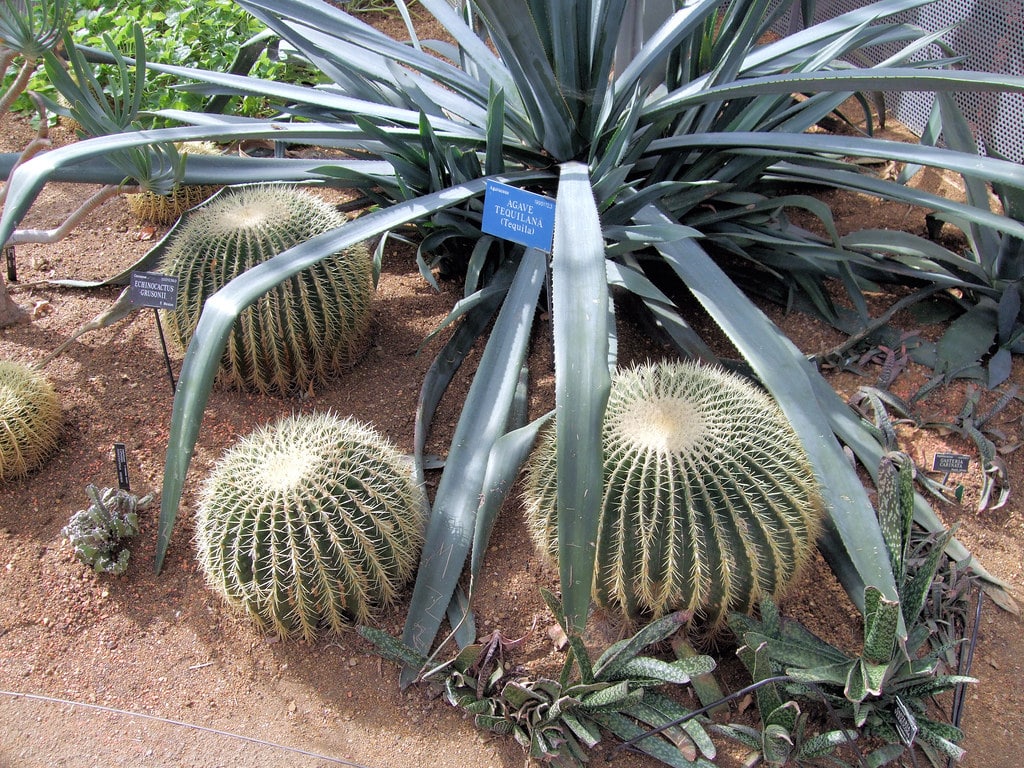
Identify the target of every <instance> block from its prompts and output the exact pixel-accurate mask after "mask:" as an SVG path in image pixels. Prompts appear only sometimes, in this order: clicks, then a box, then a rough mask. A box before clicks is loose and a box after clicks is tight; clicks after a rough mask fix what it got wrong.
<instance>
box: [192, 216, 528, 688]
mask: <svg viewBox="0 0 1024 768" xmlns="http://www.w3.org/2000/svg"><path fill="white" fill-rule="evenodd" d="M421 199H422V198H421ZM387 210H393V209H385V211H387ZM371 215H372V214H371ZM357 221H358V220H357ZM544 267H545V263H544V256H543V254H541V253H540V252H539V251H537V250H535V249H527V250H526V252H525V253H524V254H523V258H522V261H521V263H520V266H519V270H518V271H517V273H516V276H515V278H514V279H513V282H512V285H511V287H510V288H509V293H508V296H507V297H506V298H505V303H504V305H503V306H502V308H501V311H500V312H499V313H498V318H497V320H496V321H495V327H494V330H493V331H492V332H491V335H490V339H489V340H488V343H487V346H486V347H485V348H484V352H483V355H482V356H481V360H480V365H479V367H478V368H477V373H476V375H475V376H474V377H473V383H472V384H471V385H470V390H469V394H468V395H467V396H466V403H465V405H464V407H463V410H462V415H461V417H460V418H459V423H458V425H457V426H456V428H455V436H454V437H453V438H452V447H451V450H450V452H449V454H448V461H447V463H446V465H445V471H444V473H443V474H442V475H441V481H440V483H439V484H438V488H437V494H436V496H435V498H434V506H433V512H432V514H431V517H430V520H429V522H428V525H427V534H426V540H425V542H424V547H423V553H422V555H421V558H420V568H419V572H418V574H417V577H416V584H415V585H414V587H413V594H412V599H411V602H410V605H409V614H408V616H407V617H406V622H405V629H404V631H403V633H402V640H403V642H405V643H406V644H408V645H409V646H410V647H411V648H413V649H414V650H416V651H417V652H419V653H427V652H428V651H429V650H430V647H431V645H432V644H433V642H434V638H435V637H436V635H437V631H438V628H439V627H440V625H441V621H442V619H443V618H444V611H445V609H446V608H447V606H448V603H449V601H450V600H451V596H452V594H453V592H454V591H455V587H456V584H457V583H458V580H459V577H460V575H461V573H462V567H463V565H464V563H465V561H466V557H467V555H468V554H469V551H470V546H471V544H472V536H473V531H474V530H475V527H476V514H477V510H478V506H479V503H480V494H481V492H482V490H483V480H484V476H485V473H486V470H487V458H488V455H489V454H490V451H491V449H492V447H493V446H494V443H495V441H496V440H497V439H498V438H499V437H501V435H502V434H504V432H505V430H506V428H507V424H508V418H509V412H510V408H511V405H512V401H513V398H514V396H515V392H516V388H517V386H518V383H519V371H520V369H521V367H522V365H523V360H524V359H525V355H526V349H527V343H528V341H529V335H530V334H529V332H530V328H531V327H532V322H531V321H532V318H533V313H534V310H535V308H536V304H537V298H538V296H539V294H540V288H541V286H542V285H543V283H544V274H545V269H544ZM200 322H201V321H200ZM414 675H415V670H412V669H410V668H408V667H407V668H406V669H405V670H403V673H402V683H403V685H408V684H409V683H410V682H412V679H413V677H414Z"/></svg>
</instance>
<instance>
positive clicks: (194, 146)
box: [124, 141, 220, 226]
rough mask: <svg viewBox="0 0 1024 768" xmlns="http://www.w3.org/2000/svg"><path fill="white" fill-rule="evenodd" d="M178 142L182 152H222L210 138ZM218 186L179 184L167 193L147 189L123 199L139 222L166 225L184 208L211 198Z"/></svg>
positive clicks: (174, 220)
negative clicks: (162, 193)
mask: <svg viewBox="0 0 1024 768" xmlns="http://www.w3.org/2000/svg"><path fill="white" fill-rule="evenodd" d="M176 146H177V148H178V151H179V152H181V153H182V154H189V155H219V154H220V150H219V149H218V148H217V145H216V144H214V143H213V142H209V141H187V142H182V143H180V144H177V145H176ZM219 189H220V187H219V186H216V185H213V184H179V185H177V186H175V187H174V188H173V189H172V190H171V191H170V193H168V194H166V195H160V194H157V193H156V192H150V191H149V190H146V191H143V192H132V193H130V194H127V195H125V196H124V199H125V202H126V203H128V211H129V213H131V215H132V216H134V217H135V218H136V219H138V220H139V221H140V222H143V223H147V224H156V225H157V226H164V225H167V224H173V223H174V222H176V221H177V220H178V219H179V218H181V215H182V214H183V213H185V211H187V210H189V209H191V208H195V207H196V206H197V205H199V204H200V203H202V202H204V201H205V200H208V199H209V198H210V197H211V196H212V195H213V194H214V193H216V192H217V190H219Z"/></svg>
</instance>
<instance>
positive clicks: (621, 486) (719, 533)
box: [525, 363, 824, 630]
mask: <svg viewBox="0 0 1024 768" xmlns="http://www.w3.org/2000/svg"><path fill="white" fill-rule="evenodd" d="M603 442H604V457H605V458H604V489H603V497H602V498H603V504H602V511H601V520H600V531H599V534H598V541H597V563H596V569H595V571H596V572H595V577H594V598H595V600H596V601H597V603H598V604H599V605H601V606H602V607H604V608H610V609H614V610H617V611H619V612H621V613H622V614H624V615H625V616H626V617H628V618H630V619H636V618H638V617H639V616H640V615H642V614H648V613H650V614H654V615H655V616H660V615H663V614H666V613H668V612H670V611H673V610H681V609H687V610H693V611H695V612H696V614H697V615H698V616H700V617H702V618H703V619H704V620H705V621H706V622H707V625H708V626H709V628H711V629H712V630H713V629H714V628H715V627H717V626H719V625H720V624H721V623H722V622H723V621H724V619H725V618H726V616H727V615H728V613H729V612H730V611H743V612H748V611H750V610H751V609H752V608H753V607H755V606H756V605H757V604H758V601H759V600H760V598H761V596H762V595H765V594H767V595H778V594H779V593H780V592H781V591H782V590H783V589H784V588H785V587H786V586H787V584H789V583H790V581H791V580H792V579H793V577H794V575H795V574H796V573H797V572H798V571H799V570H800V568H801V566H802V565H803V564H804V562H805V561H806V560H807V559H808V557H809V556H810V555H811V553H812V551H813V549H814V545H815V538H816V535H817V532H818V529H819V524H820V518H821V515H822V513H823V508H824V507H823V501H822V500H821V496H820V494H819V490H818V486H817V484H816V481H815V478H814V475H813V473H812V470H811V468H810V466H809V464H808V462H807V458H806V454H805V453H804V450H803V448H802V446H801V445H800V441H799V439H798V438H797V436H796V434H795V432H794V431H793V429H792V427H791V426H790V425H789V423H788V422H787V421H786V419H785V417H784V416H783V415H782V413H781V411H780V410H779V409H778V407H777V406H776V404H775V403H774V401H772V400H771V398H769V397H768V396H767V395H766V394H765V393H763V392H762V391H761V390H759V389H757V388H756V387H754V386H753V385H752V384H750V383H749V382H747V381H745V380H744V379H742V378H740V377H739V376H736V375H733V374H730V373H728V372H726V371H723V370H721V369H717V368H712V367H706V366H700V365H696V364H691V363H662V364H657V365H654V364H648V365H644V366H639V367H636V368H632V369H628V370H622V371H619V372H618V373H617V374H616V375H615V377H614V378H613V383H612V390H611V395H610V398H609V401H608V407H607V410H606V412H605V421H604V430H603ZM555 456H556V446H555V436H554V430H553V429H549V430H548V431H547V432H546V433H544V434H543V435H542V436H541V438H540V439H539V441H538V445H537V447H536V449H535V451H534V453H533V455H532V456H531V459H530V463H529V465H528V467H527V473H526V484H525V496H526V514H527V520H528V523H529V527H530V529H531V532H532V534H533V536H534V539H535V541H536V542H537V543H538V546H539V547H540V548H541V549H542V550H544V551H546V552H547V553H549V554H550V555H551V556H552V557H557V551H558V522H557V513H556V486H557V478H556V460H555Z"/></svg>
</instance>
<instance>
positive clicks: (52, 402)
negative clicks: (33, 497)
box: [0, 360, 61, 481]
mask: <svg viewBox="0 0 1024 768" xmlns="http://www.w3.org/2000/svg"><path fill="white" fill-rule="evenodd" d="M60 421H61V413H60V401H59V400H58V399H57V393H56V392H54V390H53V386H51V384H50V382H48V381H47V380H46V379H45V378H44V376H43V374H42V373H40V372H38V371H36V370H34V369H32V368H30V367H28V366H27V365H22V364H21V363H15V362H11V361H8V360H0V481H2V480H8V479H11V478H16V477H21V476H23V475H26V474H28V473H29V472H30V471H32V470H33V469H36V468H37V467H39V466H40V465H41V464H42V463H43V460H44V459H45V458H46V457H47V456H48V455H49V454H50V453H51V452H52V451H53V449H54V448H56V447H57V436H58V434H59V432H60Z"/></svg>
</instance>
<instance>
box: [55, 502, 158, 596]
mask: <svg viewBox="0 0 1024 768" xmlns="http://www.w3.org/2000/svg"><path fill="white" fill-rule="evenodd" d="M85 492H86V494H87V495H88V496H89V499H90V500H91V501H92V504H90V505H89V506H88V507H86V508H85V509H82V510H79V511H78V512H76V513H75V514H74V515H72V516H71V520H70V522H69V523H68V524H67V525H66V526H65V527H64V529H63V530H62V531H61V533H62V534H63V535H64V536H65V537H66V538H67V540H68V541H69V542H70V543H71V546H72V547H73V548H74V550H75V557H77V558H78V559H79V561H81V562H82V563H85V564H86V565H88V566H89V567H90V568H92V569H93V570H94V571H96V573H110V574H114V575H115V576H120V575H121V574H123V573H124V572H125V571H126V570H128V558H129V557H130V556H131V551H130V550H129V549H128V544H127V542H128V539H130V538H132V537H133V536H137V535H138V534H139V515H138V510H140V509H145V508H146V507H148V506H149V504H150V502H151V501H152V500H153V497H152V496H143V497H142V498H141V499H140V498H138V497H137V496H136V495H135V494H133V493H129V492H128V491H124V490H121V489H120V488H104V489H103V490H98V489H97V488H96V486H95V485H92V484H91V483H90V484H89V485H87V486H86V488H85Z"/></svg>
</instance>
